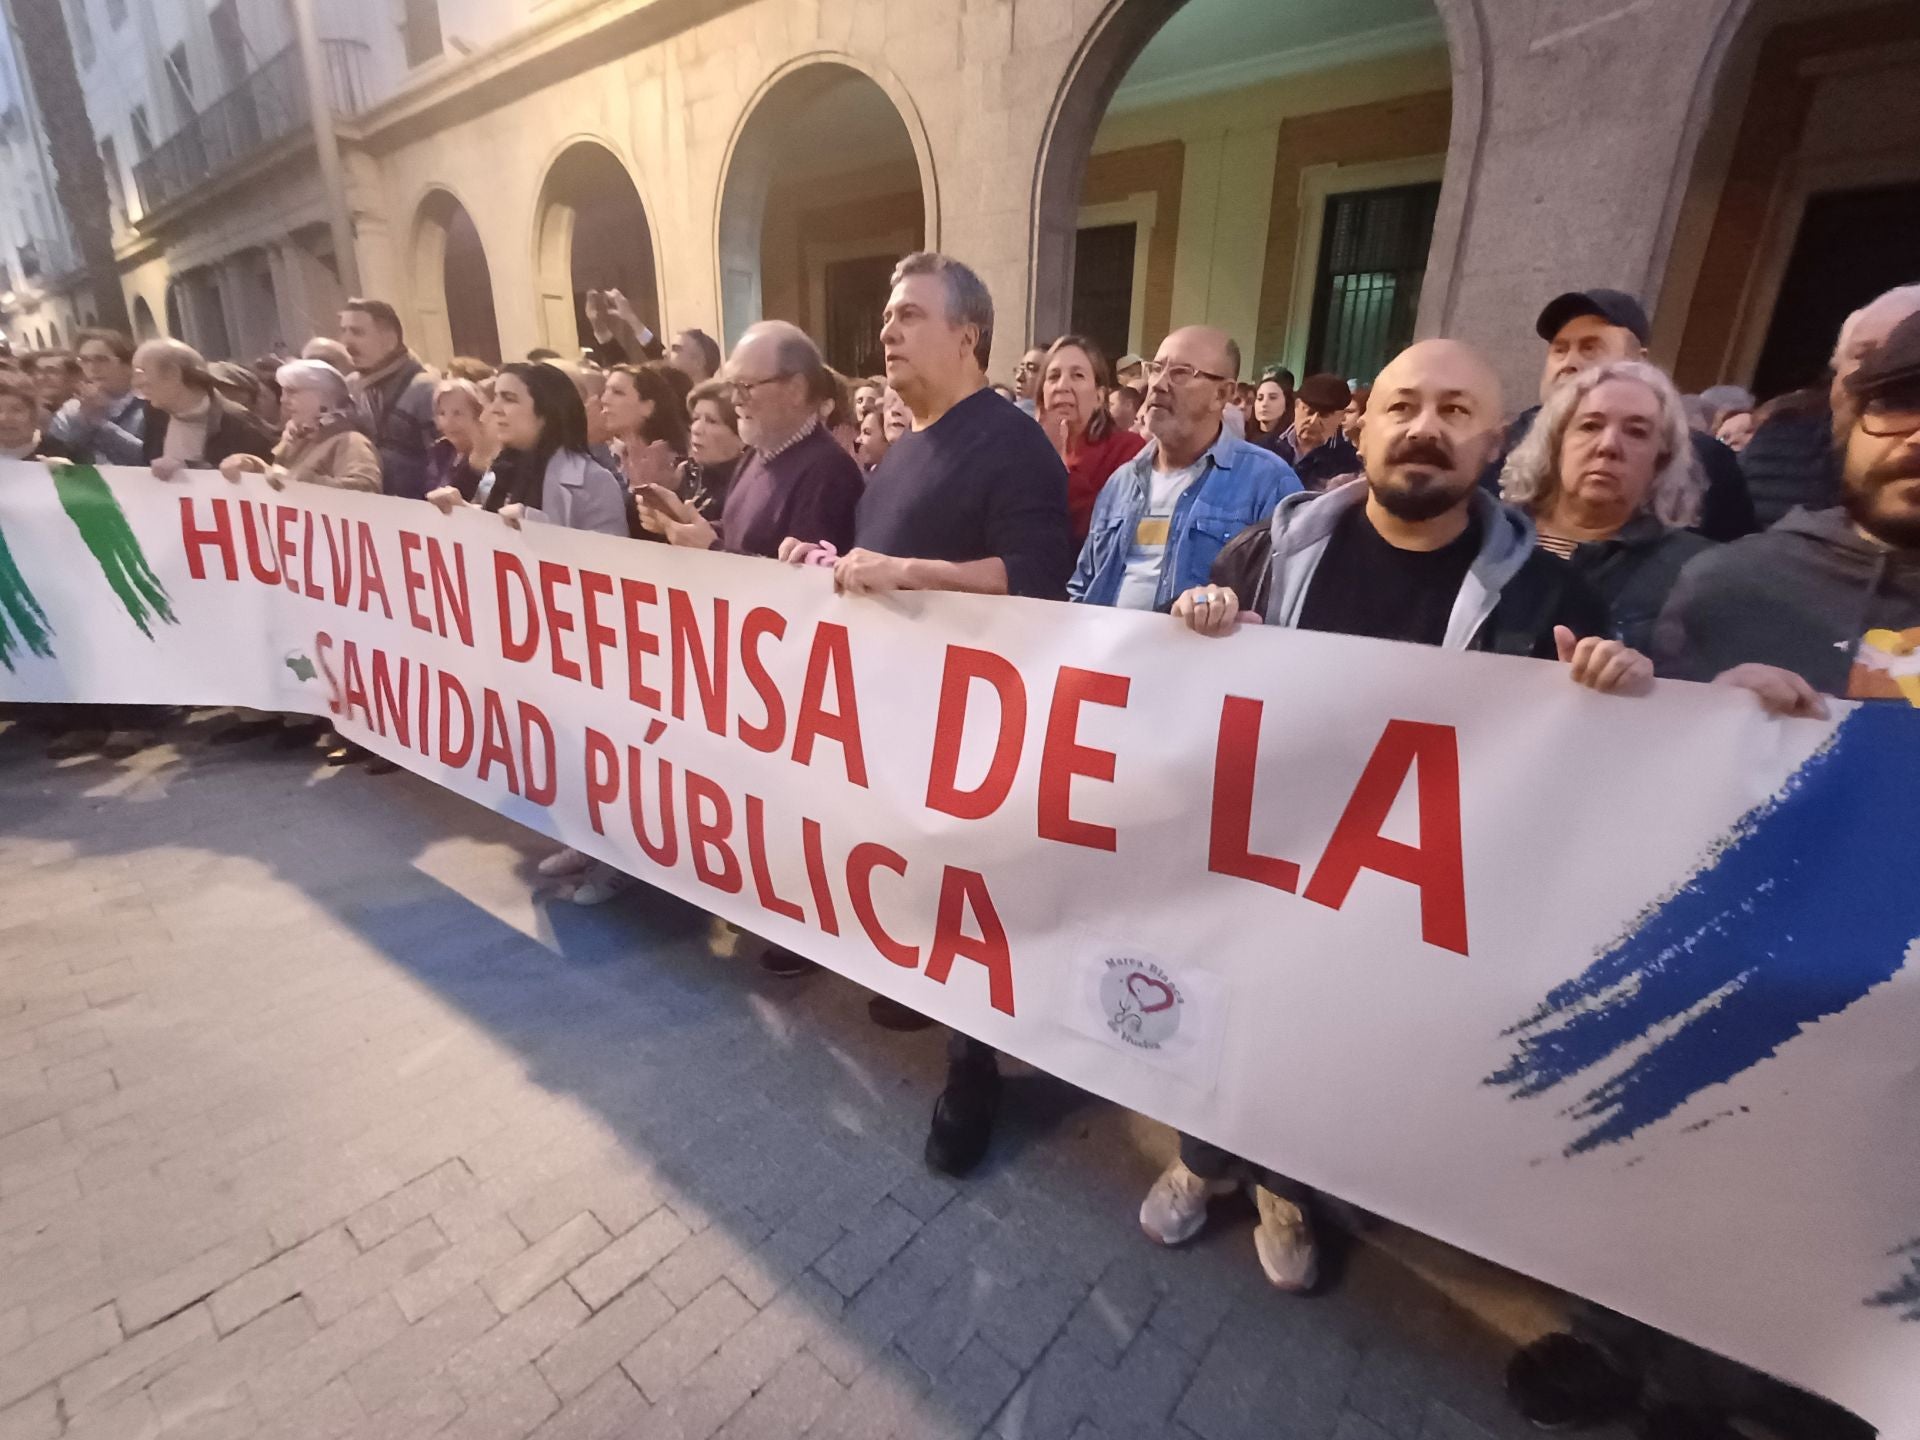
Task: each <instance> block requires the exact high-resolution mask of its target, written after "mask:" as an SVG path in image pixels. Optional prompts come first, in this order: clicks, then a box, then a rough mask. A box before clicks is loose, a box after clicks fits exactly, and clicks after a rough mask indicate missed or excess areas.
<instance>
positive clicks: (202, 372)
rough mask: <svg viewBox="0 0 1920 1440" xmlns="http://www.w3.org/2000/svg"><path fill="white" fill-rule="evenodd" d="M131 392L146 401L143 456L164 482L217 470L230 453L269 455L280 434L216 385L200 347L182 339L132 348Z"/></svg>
mask: <svg viewBox="0 0 1920 1440" xmlns="http://www.w3.org/2000/svg"><path fill="white" fill-rule="evenodd" d="M133 390H134V393H135V394H136V395H138V396H139V397H140V398H141V399H142V400H144V401H146V404H147V423H146V427H145V431H144V433H143V434H142V435H141V437H140V441H141V458H142V459H144V460H145V461H146V463H147V464H148V465H150V466H151V467H152V468H153V473H154V474H155V475H156V476H158V477H159V478H160V479H162V480H171V479H173V478H174V477H175V476H176V475H178V474H179V473H180V472H181V471H182V470H189V469H203V470H217V469H219V468H220V462H221V461H222V460H225V459H226V458H227V457H228V456H229V455H261V456H266V455H271V454H272V453H273V447H274V443H275V440H276V439H277V438H278V437H276V436H275V435H274V433H273V431H271V430H269V429H268V428H267V427H266V426H265V425H264V424H262V423H261V422H260V420H259V419H258V418H257V417H255V416H254V415H253V414H251V413H250V412H249V411H246V410H243V409H242V408H241V407H240V406H238V405H236V404H234V403H233V402H232V401H231V400H229V399H227V398H226V397H225V396H224V395H222V394H220V392H219V391H218V390H216V389H215V388H214V384H213V376H212V375H211V374H209V373H208V371H207V362H206V360H205V359H203V358H202V357H201V354H200V352H199V351H198V350H196V349H194V348H193V347H192V346H191V345H189V344H187V343H186V342H185V341H182V340H169V339H160V340H148V341H146V342H145V343H144V344H142V345H141V346H140V348H139V349H137V350H135V351H134V352H133Z"/></svg>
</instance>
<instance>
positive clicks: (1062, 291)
mask: <svg viewBox="0 0 1920 1440" xmlns="http://www.w3.org/2000/svg"><path fill="white" fill-rule="evenodd" d="M1186 3H1187V0H1107V3H1106V5H1105V7H1104V8H1103V10H1102V11H1101V13H1100V14H1099V15H1098V16H1097V17H1096V18H1095V19H1094V20H1093V22H1092V23H1091V24H1090V25H1089V26H1088V27H1087V28H1086V30H1085V32H1084V34H1083V36H1082V38H1081V41H1080V44H1079V46H1078V48H1077V49H1076V51H1075V52H1074V55H1073V57H1072V59H1071V60H1070V61H1069V62H1068V64H1067V67H1066V69H1065V72H1064V74H1063V76H1062V79H1061V82H1060V85H1059V88H1058V89H1057V91H1056V92H1055V95H1054V98H1053V103H1052V105H1051V107H1050V109H1049V112H1048V115H1047V119H1046V123H1045V126H1044V129H1043V131H1042V137H1041V142H1040V146H1039V150H1038V154H1037V156H1036V159H1035V164H1034V173H1033V182H1032V186H1033V188H1032V214H1033V229H1032V233H1031V235H1030V237H1029V252H1028V266H1027V276H1028V282H1027V283H1028V288H1027V294H1026V297H1025V299H1026V305H1025V313H1024V317H1023V318H1024V319H1025V321H1026V333H1027V334H1029V335H1034V336H1045V335H1056V334H1059V333H1061V332H1062V331H1064V330H1065V329H1066V328H1067V327H1068V324H1069V321H1070V318H1071V306H1072V297H1073V294H1074V251H1075V241H1076V236H1077V232H1078V228H1079V227H1078V218H1079V208H1080V202H1081V195H1082V192H1083V189H1084V187H1085V181H1086V176H1087V169H1088V161H1089V158H1090V156H1091V153H1092V148H1093V143H1094V138H1095V134H1096V132H1097V131H1098V130H1099V128H1100V125H1101V122H1102V120H1103V118H1104V117H1105V115H1106V112H1107V108H1108V105H1109V103H1110V102H1111V101H1112V99H1113V97H1114V93H1115V91H1116V90H1117V89H1118V88H1119V87H1120V85H1121V83H1122V81H1123V80H1124V79H1125V78H1126V75H1127V72H1128V70H1129V69H1130V68H1131V67H1132V65H1133V63H1134V62H1135V61H1136V60H1137V59H1139V58H1140V54H1141V52H1142V51H1143V50H1145V49H1146V47H1147V45H1148V43H1149V42H1150V41H1152V39H1153V38H1154V36H1155V35H1157V34H1158V33H1159V32H1160V30H1161V28H1162V27H1163V26H1164V25H1165V24H1166V23H1167V21H1168V20H1170V19H1171V18H1172V17H1173V15H1174V14H1175V12H1176V11H1179V10H1180V9H1181V8H1182V7H1183V5H1185V4H1186ZM1482 4H1483V0H1428V5H1429V6H1430V8H1431V9H1432V11H1433V12H1434V13H1435V14H1437V16H1438V18H1439V20H1440V24H1441V30H1442V33H1443V34H1444V36H1445V41H1446V47H1447V64H1448V71H1449V81H1450V89H1451V120H1450V123H1449V126H1448V134H1447V145H1446V159H1445V165H1444V171H1443V173H1442V176H1441V189H1440V196H1439V201H1438V208H1437V210H1436V211H1435V214H1434V220H1433V229H1432V236H1431V240H1430V242H1429V246H1428V251H1427V263H1426V270H1425V278H1424V281H1423V283H1422V287H1421V294H1420V304H1419V310H1418V317H1417V320H1416V323H1415V333H1416V334H1420V335H1430V334H1437V333H1440V332H1442V331H1443V330H1444V329H1445V328H1446V324H1447V319H1448V316H1449V314H1450V310H1451V303H1452V298H1453V292H1454V290H1455V280H1456V275H1457V271H1458V264H1459V257H1460V252H1461V248H1462V239H1463V234H1464V229H1465V220H1466V213H1467V205H1468V197H1469V195H1470V193H1471V190H1472V179H1473V175H1474V171H1475V168H1476V165H1477V163H1478V156H1479V154H1480V151H1481V148H1482V140H1483V136H1484V131H1485V126H1486V118H1487V101H1486V94H1485V90H1486V84H1487V79H1486V63H1487V42H1486V22H1485V17H1484V16H1483V15H1482V13H1481V9H1482ZM1174 323H1176V324H1177V323H1180V321H1179V318H1178V317H1176V318H1175V321H1174Z"/></svg>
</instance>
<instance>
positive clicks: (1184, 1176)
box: [1140, 1160, 1236, 1245]
mask: <svg viewBox="0 0 1920 1440" xmlns="http://www.w3.org/2000/svg"><path fill="white" fill-rule="evenodd" d="M1235 1188H1236V1187H1235V1184H1234V1182H1233V1181H1231V1180H1203V1179H1202V1178H1201V1177H1200V1176H1198V1175H1196V1174H1194V1173H1193V1171H1191V1170H1189V1169H1188V1168H1187V1167H1186V1166H1185V1165H1183V1164H1181V1163H1180V1161H1178V1160H1175V1161H1174V1162H1173V1163H1172V1164H1171V1165H1169V1166H1168V1167H1167V1168H1166V1169H1165V1170H1163V1171H1162V1172H1161V1174H1160V1178H1159V1179H1158V1180H1156V1181H1154V1182H1153V1188H1152V1189H1151V1190H1149V1191H1147V1198H1146V1199H1145V1200H1143V1201H1141V1202H1140V1228H1141V1229H1142V1230H1144V1231H1146V1232H1147V1238H1148V1239H1149V1240H1151V1241H1153V1243H1154V1244H1156V1245H1179V1244H1181V1243H1183V1242H1185V1241H1188V1240H1191V1239H1192V1238H1193V1237H1194V1236H1196V1235H1198V1234H1199V1233H1200V1231H1201V1230H1202V1229H1203V1228H1205V1226H1206V1223H1207V1201H1209V1200H1211V1199H1212V1198H1213V1197H1214V1196H1215V1195H1231V1194H1232V1193H1233V1192H1234V1189H1235Z"/></svg>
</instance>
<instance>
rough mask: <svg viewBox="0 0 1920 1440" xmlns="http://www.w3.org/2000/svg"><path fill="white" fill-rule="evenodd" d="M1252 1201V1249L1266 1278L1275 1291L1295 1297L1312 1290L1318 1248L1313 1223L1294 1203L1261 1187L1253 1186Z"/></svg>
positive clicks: (1317, 1262)
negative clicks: (1255, 1213) (1255, 1219)
mask: <svg viewBox="0 0 1920 1440" xmlns="http://www.w3.org/2000/svg"><path fill="white" fill-rule="evenodd" d="M1253 1201H1254V1204H1255V1205H1257V1206H1259V1208H1260V1224H1259V1225H1258V1226H1257V1227H1256V1228H1255V1230H1254V1232H1253V1248H1254V1250H1255V1251H1256V1252H1258V1254H1259V1256H1260V1268H1261V1269H1262V1270H1264V1271H1266V1272H1267V1279H1269V1280H1271V1281H1272V1282H1273V1284H1274V1287H1275V1288H1276V1289H1279V1290H1287V1291H1290V1292H1292V1293H1293V1294H1296V1295H1298V1294H1304V1293H1305V1292H1306V1291H1308V1290H1311V1289H1313V1287H1314V1282H1315V1281H1317V1280H1319V1278H1320V1246H1319V1244H1318V1242H1316V1241H1315V1240H1314V1238H1313V1222H1311V1221H1310V1220H1308V1219H1307V1215H1306V1212H1305V1211H1304V1210H1302V1209H1301V1208H1300V1207H1299V1206H1298V1205H1296V1204H1294V1203H1293V1201H1291V1200H1285V1199H1282V1198H1281V1197H1280V1196H1278V1195H1276V1194H1274V1193H1273V1191H1271V1190H1269V1189H1267V1187H1266V1186H1264V1185H1256V1186H1254V1187H1253Z"/></svg>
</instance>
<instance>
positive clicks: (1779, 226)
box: [1654, 0, 1920, 400]
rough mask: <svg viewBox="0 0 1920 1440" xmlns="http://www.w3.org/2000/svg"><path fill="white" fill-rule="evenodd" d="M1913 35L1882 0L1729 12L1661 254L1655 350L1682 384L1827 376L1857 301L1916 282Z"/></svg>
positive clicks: (1757, 2) (1918, 146)
mask: <svg viewBox="0 0 1920 1440" xmlns="http://www.w3.org/2000/svg"><path fill="white" fill-rule="evenodd" d="M1916 45H1920V11H1917V10H1915V9H1914V8H1913V7H1912V6H1911V5H1903V4H1898V3H1888V0H1825V3H1822V4H1820V5H1818V6H1817V7H1816V6H1813V5H1809V4H1806V3H1789V0H1753V3H1752V4H1751V5H1746V6H1733V7H1730V8H1728V9H1727V10H1726V11H1725V12H1723V13H1722V14H1721V16H1720V19H1719V24H1718V28H1717V31H1716V33H1715V36H1714V46H1713V52H1712V54H1711V55H1710V56H1709V58H1708V62H1707V66H1706V71H1705V73H1706V76H1707V78H1708V80H1709V82H1710V83H1704V84H1702V85H1701V86H1700V87H1698V90H1697V92H1696V96H1695V104H1694V106H1693V107H1692V110H1691V111H1690V114H1689V127H1690V129H1692V130H1694V131H1695V132H1697V135H1698V143H1697V146H1696V147H1694V148H1693V150H1692V153H1691V157H1690V162H1689V163H1687V164H1685V165H1682V166H1678V167H1676V169H1675V171H1674V173H1673V176H1672V182H1671V189H1670V192H1669V195H1668V197H1667V204H1666V211H1665V217H1664V222H1665V223H1664V225H1663V230H1662V235H1663V238H1664V239H1665V240H1666V242H1667V244H1666V246H1665V247H1664V249H1663V252H1662V253H1661V254H1659V255H1657V256H1656V257H1655V262H1656V268H1655V273H1656V275H1659V276H1661V296H1662V303H1661V306H1660V308H1659V310H1658V311H1656V312H1655V316H1654V348H1655V352H1656V354H1657V355H1659V356H1661V357H1662V358H1663V359H1670V361H1671V368H1672V370H1673V374H1674V379H1675V380H1676V382H1677V383H1679V384H1680V385H1681V386H1682V388H1684V389H1688V390H1699V389H1702V388H1705V387H1706V386H1709V385H1716V384H1721V383H1724V382H1729V381H1731V382H1735V383H1739V384H1742V385H1747V386H1750V387H1751V388H1753V389H1754V390H1755V391H1756V392H1757V393H1758V394H1759V396H1760V398H1761V399H1762V400H1765V399H1767V398H1770V397H1771V396H1773V395H1776V394H1779V393H1781V392H1783V391H1786V390H1790V389H1795V388H1799V387H1801V386H1804V385H1816V384H1820V383H1823V375H1824V370H1825V365H1826V361H1827V358H1828V355H1829V354H1830V352H1831V349H1832V345H1833V342H1834V340H1835V339H1836V338H1837V336H1838V331H1839V326H1840V323H1841V321H1842V319H1843V318H1844V317H1845V315H1846V314H1847V313H1848V312H1849V311H1851V310H1853V309H1855V308H1857V307H1858V306H1859V305H1862V304H1864V303H1866V301H1867V300H1869V299H1871V298H1872V297H1873V296H1874V295H1875V294H1878V293H1879V292H1880V291H1881V290H1883V289H1886V288H1890V287H1891V286H1893V285H1896V284H1906V283H1911V282H1913V281H1914V280H1916V279H1920V260H1917V259H1915V258H1913V257H1914V253H1915V252H1914V250H1913V247H1912V245H1911V242H1910V239H1909V238H1908V237H1909V236H1910V226H1911V220H1910V219H1907V220H1906V222H1905V223H1902V217H1903V216H1911V215H1912V214H1913V213H1914V211H1915V209H1916V207H1920V104H1916V103H1915V102H1913V101H1912V100H1911V99H1909V98H1908V97H1909V96H1910V95H1911V85H1910V83H1909V79H1908V72H1909V71H1910V70H1911V66H1910V65H1903V63H1902V62H1903V58H1904V57H1906V56H1909V55H1911V53H1912V52H1913V48H1914V47H1915V46H1916ZM1882 206H1885V208H1886V210H1891V211H1893V212H1896V213H1884V211H1883V213H1881V214H1880V215H1878V216H1875V215H1874V212H1875V211H1876V210H1880V209H1882ZM1876 220H1877V221H1878V223H1875V221H1876ZM1848 232H1851V233H1852V234H1854V235H1857V236H1859V237H1861V238H1862V240H1863V241H1865V242H1866V243H1865V245H1864V247H1863V248H1862V249H1860V250H1851V249H1848V248H1846V247H1845V246H1844V242H1843V237H1844V235H1845V234H1847V233H1848ZM1836 243H1840V244H1841V245H1842V248H1841V249H1840V250H1838V251H1836V250H1835V249H1834V248H1833V247H1834V246H1835V245H1836Z"/></svg>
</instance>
